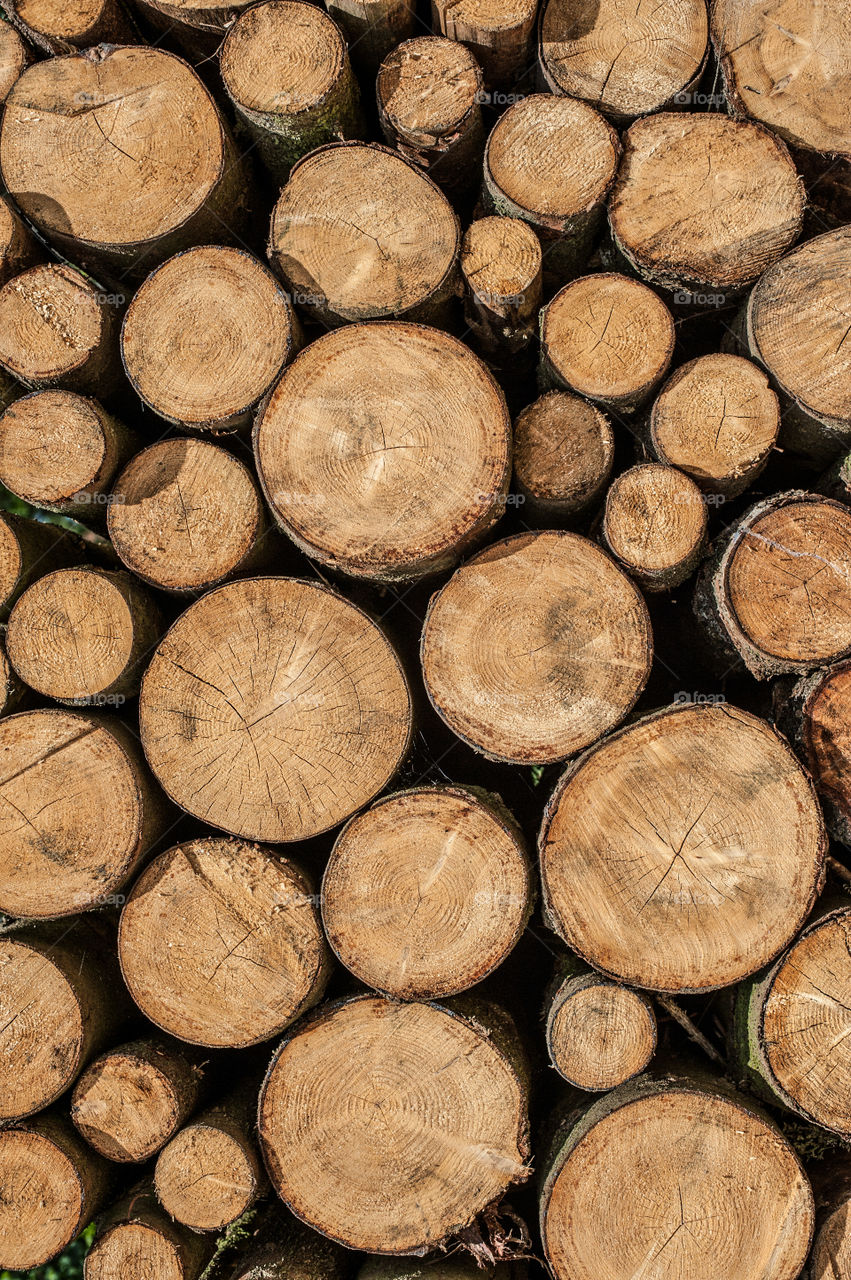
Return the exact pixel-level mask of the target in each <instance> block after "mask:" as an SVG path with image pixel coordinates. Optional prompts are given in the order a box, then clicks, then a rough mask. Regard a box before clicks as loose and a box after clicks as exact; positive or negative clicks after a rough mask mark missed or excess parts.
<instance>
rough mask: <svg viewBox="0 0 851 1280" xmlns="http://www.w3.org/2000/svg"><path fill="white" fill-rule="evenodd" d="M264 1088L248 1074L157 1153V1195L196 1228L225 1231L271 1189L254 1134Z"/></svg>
mask: <svg viewBox="0 0 851 1280" xmlns="http://www.w3.org/2000/svg"><path fill="white" fill-rule="evenodd" d="M258 1088H259V1081H257V1080H255V1079H254V1078H253V1076H252V1077H250V1078H248V1079H247V1080H246V1081H245V1082H244V1083H243V1084H242V1085H241V1086H240V1087H239V1088H237V1089H236V1090H234V1091H233V1092H232V1093H230V1094H229V1095H228V1096H227V1097H226V1098H224V1099H222V1100H221V1101H220V1102H218V1103H217V1104H216V1105H215V1106H213V1107H210V1108H208V1109H207V1110H206V1111H203V1112H201V1113H200V1114H199V1115H197V1116H195V1117H194V1118H193V1119H192V1120H191V1121H190V1122H189V1123H188V1124H186V1125H184V1126H183V1128H182V1129H181V1130H180V1131H179V1132H178V1133H176V1134H175V1136H174V1137H173V1138H172V1139H171V1141H170V1142H168V1143H167V1144H166V1145H165V1146H164V1147H163V1149H162V1151H161V1152H160V1153H159V1155H158V1156H157V1164H156V1170H155V1174H154V1187H155V1190H156V1193H157V1199H158V1200H159V1202H160V1204H161V1205H162V1207H163V1208H164V1209H165V1211H166V1213H167V1214H168V1215H169V1217H171V1218H173V1219H174V1220H175V1221H176V1222H179V1223H181V1224H182V1225H183V1226H184V1227H189V1228H190V1229H191V1230H192V1231H222V1230H223V1229H224V1228H225V1227H227V1226H229V1225H230V1224H231V1223H232V1222H236V1220H237V1219H238V1218H241V1217H242V1215H243V1214H244V1213H247V1212H248V1210H249V1209H250V1208H251V1206H252V1205H253V1204H254V1203H255V1201H256V1200H257V1198H258V1196H259V1195H261V1194H262V1193H263V1191H264V1190H265V1189H266V1186H267V1181H266V1174H265V1171H264V1169H263V1161H262V1160H261V1158H260V1152H259V1150H258V1148H257V1143H256V1141H255V1139H254V1133H253V1130H254V1125H255V1123H256V1119H257V1092H258Z"/></svg>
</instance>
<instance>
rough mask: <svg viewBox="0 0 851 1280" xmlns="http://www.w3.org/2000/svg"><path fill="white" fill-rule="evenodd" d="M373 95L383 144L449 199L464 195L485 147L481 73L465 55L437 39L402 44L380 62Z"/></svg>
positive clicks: (473, 180) (423, 38) (463, 49)
mask: <svg viewBox="0 0 851 1280" xmlns="http://www.w3.org/2000/svg"><path fill="white" fill-rule="evenodd" d="M376 95H377V98H378V118H379V123H380V125H381V131H382V133H383V134H384V137H385V139H386V141H387V142H388V144H389V145H390V146H391V147H395V148H396V150H397V151H399V152H400V154H401V155H403V156H404V157H405V159H406V160H410V161H411V162H412V163H413V164H415V165H418V166H419V168H421V169H423V170H425V172H426V173H427V174H428V176H429V177H430V178H431V179H432V180H433V181H434V182H436V183H437V185H438V186H439V187H440V188H441V189H442V190H443V191H445V192H446V194H447V195H448V196H450V197H451V198H456V199H458V198H460V199H464V198H465V197H466V196H468V195H469V194H470V192H471V191H472V189H473V187H474V186H475V184H476V181H477V178H476V173H477V170H478V168H479V166H480V164H481V161H482V150H483V148H484V143H485V135H484V127H483V124H482V109H481V101H482V71H481V68H480V67H479V64H478V63H477V62H476V59H475V58H474V57H473V55H472V53H471V52H470V50H469V49H468V48H466V47H465V46H464V45H463V44H458V43H457V42H456V41H454V40H444V39H442V38H440V37H437V36H418V37H417V38H416V39H414V40H406V41H405V43H404V44H401V45H399V46H398V47H397V48H395V49H393V50H392V52H391V53H389V54H388V55H387V57H386V58H385V59H384V61H383V62H382V64H381V67H380V69H379V72H378V79H377V82H376Z"/></svg>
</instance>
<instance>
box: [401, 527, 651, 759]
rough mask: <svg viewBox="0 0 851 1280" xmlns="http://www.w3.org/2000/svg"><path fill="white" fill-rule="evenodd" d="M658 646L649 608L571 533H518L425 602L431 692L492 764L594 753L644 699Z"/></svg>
mask: <svg viewBox="0 0 851 1280" xmlns="http://www.w3.org/2000/svg"><path fill="white" fill-rule="evenodd" d="M652 651H653V637H652V632H651V628H650V619H649V617H648V614H647V609H646V606H645V604H644V600H643V598H642V596H641V594H640V593H639V591H638V590H637V588H636V587H635V586H634V585H633V584H632V582H630V580H629V578H628V577H627V576H626V574H624V573H623V572H622V571H621V570H620V569H619V568H618V567H617V566H616V565H615V563H614V562H613V561H612V560H611V559H610V558H609V557H608V556H607V555H606V554H605V552H603V551H601V550H600V548H599V547H596V546H595V545H594V544H593V543H591V542H588V541H587V540H586V539H585V538H580V537H579V536H578V535H576V534H573V533H556V532H545V533H521V534H516V535H515V536H514V537H512V538H506V539H505V540H504V541H503V542H498V543H496V544H495V545H494V546H491V547H489V548H488V549H487V550H485V551H481V552H479V554H478V555H476V556H474V557H473V558H472V559H471V560H468V561H467V563H466V564H465V565H464V566H463V567H462V568H460V569H458V570H457V572H456V573H455V574H454V575H453V577H452V578H450V580H449V582H448V583H447V584H446V585H445V586H444V587H443V588H442V589H441V590H440V591H438V592H436V593H435V595H434V596H433V597H432V599H431V603H430V605H429V609H428V613H427V615H426V620H425V626H424V628H423V636H422V644H421V658H422V667H423V678H424V681H425V686H426V692H427V693H428V696H429V698H430V700H431V702H432V705H433V706H434V708H435V710H436V711H437V713H438V714H439V715H440V717H441V718H442V719H443V720H444V721H445V722H446V723H447V724H448V725H449V727H450V728H451V729H452V730H453V732H454V733H455V734H456V735H457V736H458V737H459V738H461V739H462V741H464V742H467V743H469V744H470V745H471V746H473V747H474V748H475V749H476V750H477V751H479V752H481V753H482V754H483V755H485V756H487V757H488V758H489V759H491V760H505V761H510V762H512V763H516V764H545V763H550V762H551V761H554V760H563V759H564V758H565V757H566V756H568V755H572V754H573V753H574V752H575V751H580V750H581V749H582V748H583V747H586V746H588V744H589V743H591V742H595V741H596V740H597V738H599V737H600V736H601V734H603V733H605V732H606V731H607V730H608V729H611V728H613V727H614V726H615V725H616V724H618V723H619V722H620V721H621V720H622V719H623V718H624V717H625V716H626V715H627V713H628V712H629V710H630V709H631V707H632V706H633V704H634V702H635V700H636V699H637V697H638V695H639V694H640V692H641V690H642V689H643V688H644V684H645V682H646V680H647V677H648V674H649V671H650V665H651V661H652Z"/></svg>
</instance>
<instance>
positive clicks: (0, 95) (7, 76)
mask: <svg viewBox="0 0 851 1280" xmlns="http://www.w3.org/2000/svg"><path fill="white" fill-rule="evenodd" d="M29 60H30V59H29V53H28V50H27V46H26V45H25V44H24V42H23V40H22V39H21V37H20V36H19V35H18V33H17V31H16V30H15V28H14V27H13V26H11V24H10V23H8V22H3V23H0V102H5V101H6V99H7V98H8V96H9V93H10V91H11V89H12V86H13V85H14V83H15V81H16V80H17V79H18V78H19V77H20V76H22V75H23V73H24V69H25V68H26V65H27V63H28V62H29Z"/></svg>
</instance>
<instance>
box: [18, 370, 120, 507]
mask: <svg viewBox="0 0 851 1280" xmlns="http://www.w3.org/2000/svg"><path fill="white" fill-rule="evenodd" d="M136 448H138V440H137V438H136V435H135V433H134V432H132V431H130V430H129V429H128V428H127V427H125V426H124V424H123V423H122V422H119V421H118V419H117V418H114V417H113V416H112V414H110V413H107V411H106V409H104V407H103V405H102V404H100V403H99V401H97V400H93V399H91V397H89V396H79V395H77V394H76V393H75V392H74V391H62V390H58V389H57V390H52V391H34V392H31V393H30V394H29V395H27V396H23V397H22V398H21V399H19V400H16V401H14V402H13V403H12V404H11V406H10V407H9V408H7V409H6V411H5V412H4V413H3V414H2V416H0V481H2V482H3V484H4V485H5V486H6V488H7V489H9V490H10V491H11V492H12V493H14V494H16V495H17V497H19V498H21V499H22V500H23V501H24V502H28V503H30V504H31V505H32V506H34V507H40V508H42V509H44V510H47V511H55V512H56V513H57V514H58V515H64V516H71V517H72V518H79V519H81V520H83V521H85V522H87V523H92V522H94V521H100V520H103V519H105V518H106V508H107V506H108V504H109V489H110V487H111V485H112V481H113V478H114V476H115V473H116V472H117V470H118V468H119V467H120V466H122V465H123V464H124V463H125V462H126V461H127V459H128V458H129V457H130V455H131V453H133V452H134V450H135V449H136Z"/></svg>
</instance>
